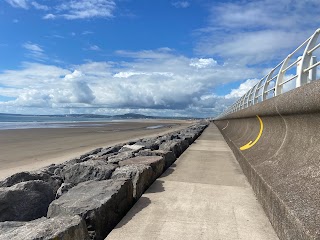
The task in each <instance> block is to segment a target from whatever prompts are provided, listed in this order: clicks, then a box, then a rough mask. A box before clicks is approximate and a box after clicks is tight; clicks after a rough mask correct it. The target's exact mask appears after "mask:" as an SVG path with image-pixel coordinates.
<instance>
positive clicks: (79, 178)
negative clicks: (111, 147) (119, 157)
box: [61, 160, 116, 185]
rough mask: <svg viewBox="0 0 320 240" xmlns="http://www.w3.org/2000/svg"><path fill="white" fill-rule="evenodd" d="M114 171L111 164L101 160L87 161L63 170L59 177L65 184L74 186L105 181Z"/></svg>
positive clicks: (113, 166) (114, 167)
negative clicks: (87, 182)
mask: <svg viewBox="0 0 320 240" xmlns="http://www.w3.org/2000/svg"><path fill="white" fill-rule="evenodd" d="M115 169H116V166H115V165H113V164H107V163H106V162H105V161H101V160H88V161H85V162H82V163H77V164H74V165H68V166H66V167H65V168H63V170H62V172H61V175H62V177H63V179H64V182H66V183H72V184H74V185H76V184H78V183H81V182H85V181H89V180H97V181H100V180H106V179H109V178H110V177H111V174H112V172H113V171H114V170H115Z"/></svg>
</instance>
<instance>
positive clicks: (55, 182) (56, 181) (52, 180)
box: [0, 171, 62, 192]
mask: <svg viewBox="0 0 320 240" xmlns="http://www.w3.org/2000/svg"><path fill="white" fill-rule="evenodd" d="M31 180H42V181H44V182H47V183H49V184H50V185H51V186H52V188H53V190H54V192H56V191H57V190H58V188H59V187H60V185H61V183H62V178H61V177H59V176H57V175H50V174H48V173H46V172H42V171H36V172H19V173H16V174H13V175H11V176H10V177H7V178H6V179H5V180H3V181H2V182H0V187H11V186H13V185H15V184H17V183H20V182H26V181H31Z"/></svg>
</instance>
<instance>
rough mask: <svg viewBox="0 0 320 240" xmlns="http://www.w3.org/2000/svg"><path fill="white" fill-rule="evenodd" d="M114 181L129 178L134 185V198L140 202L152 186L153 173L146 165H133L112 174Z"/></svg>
mask: <svg viewBox="0 0 320 240" xmlns="http://www.w3.org/2000/svg"><path fill="white" fill-rule="evenodd" d="M111 178H112V179H123V178H129V179H131V180H132V184H133V198H134V199H135V200H138V198H140V197H141V195H142V194H143V193H144V191H145V190H146V189H147V188H148V187H149V186H150V185H151V183H152V179H153V171H152V168H151V167H150V166H147V165H145V164H132V165H127V166H123V167H119V168H117V169H116V170H115V171H114V172H113V173H112V177H111Z"/></svg>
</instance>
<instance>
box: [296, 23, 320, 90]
mask: <svg viewBox="0 0 320 240" xmlns="http://www.w3.org/2000/svg"><path fill="white" fill-rule="evenodd" d="M319 33H320V29H318V30H317V31H315V33H314V34H313V35H312V37H311V38H310V40H309V42H308V44H307V46H306V48H305V49H304V52H303V55H302V59H301V68H300V69H299V72H298V77H297V81H296V87H300V86H302V85H304V84H306V83H308V75H309V74H308V72H304V69H306V68H308V67H309V66H310V61H311V57H312V53H308V52H309V50H311V49H312V48H314V47H315V46H316V43H317V39H318V36H319Z"/></svg>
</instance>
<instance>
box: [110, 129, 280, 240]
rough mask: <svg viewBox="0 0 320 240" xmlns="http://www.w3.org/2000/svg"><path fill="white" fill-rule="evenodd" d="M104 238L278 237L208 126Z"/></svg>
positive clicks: (216, 133) (230, 239) (259, 239)
mask: <svg viewBox="0 0 320 240" xmlns="http://www.w3.org/2000/svg"><path fill="white" fill-rule="evenodd" d="M107 239H108V240H129V239H130V240H131V239H135V240H139V239H141V240H153V239H159V240H160V239H163V240H175V239H183V240H195V239H207V240H215V239H217V240H218V239H219V240H225V239H227V240H237V239H241V240H275V239H278V237H277V236H276V234H275V232H274V230H273V228H272V227H271V224H270V222H269V220H268V219H267V217H266V215H265V214H264V212H263V210H262V207H261V206H260V205H259V203H258V202H257V200H256V197H255V195H254V193H253V191H252V189H251V186H250V185H249V183H248V182H247V180H246V178H245V176H244V175H243V173H242V171H241V168H240V166H239V164H238V163H237V161H236V160H235V157H234V156H233V153H232V151H231V150H230V149H229V147H228V145H227V143H226V142H225V141H224V139H223V137H222V135H221V134H220V132H219V131H218V129H217V128H216V126H215V125H214V124H211V125H210V126H209V127H208V128H207V129H206V130H205V131H204V133H203V134H202V135H201V136H200V138H198V140H196V141H195V143H193V144H192V145H191V146H190V147H189V148H188V149H187V150H186V151H185V152H184V153H183V154H182V155H181V156H180V158H179V159H178V160H177V161H176V162H175V163H174V164H173V165H172V166H171V167H170V168H169V169H168V170H167V171H166V172H165V173H164V174H163V175H162V176H161V177H160V178H159V179H158V180H156V181H155V182H154V184H153V185H152V186H151V187H150V188H149V189H148V190H147V191H146V192H145V194H143V195H142V197H141V198H140V199H139V201H138V202H137V203H136V204H135V205H134V206H133V208H132V209H131V210H130V211H129V212H128V213H127V215H126V216H125V217H124V218H123V219H122V221H121V222H120V223H119V224H118V225H117V226H116V228H115V229H114V230H113V231H112V232H111V233H110V234H109V236H108V237H107Z"/></svg>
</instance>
